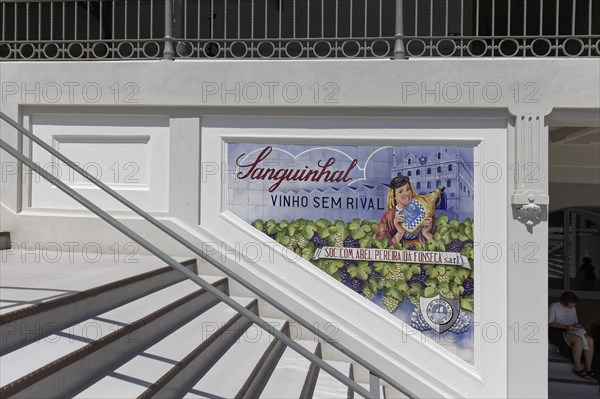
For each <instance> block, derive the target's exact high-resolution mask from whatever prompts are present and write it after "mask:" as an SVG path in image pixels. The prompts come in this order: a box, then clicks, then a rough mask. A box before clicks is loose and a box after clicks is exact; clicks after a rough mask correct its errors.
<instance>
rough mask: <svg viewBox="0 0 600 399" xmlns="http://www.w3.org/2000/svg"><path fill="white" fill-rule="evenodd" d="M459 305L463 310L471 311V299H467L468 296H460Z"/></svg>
mask: <svg viewBox="0 0 600 399" xmlns="http://www.w3.org/2000/svg"><path fill="white" fill-rule="evenodd" d="M460 307H461V308H463V309H464V310H470V311H473V301H471V300H469V299H468V298H461V299H460Z"/></svg>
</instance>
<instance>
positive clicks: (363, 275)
mask: <svg viewBox="0 0 600 399" xmlns="http://www.w3.org/2000/svg"><path fill="white" fill-rule="evenodd" d="M356 275H357V276H358V278H359V279H361V280H363V281H365V280H367V279H368V278H369V275H368V274H367V273H365V271H364V270H362V269H358V271H357V273H356Z"/></svg>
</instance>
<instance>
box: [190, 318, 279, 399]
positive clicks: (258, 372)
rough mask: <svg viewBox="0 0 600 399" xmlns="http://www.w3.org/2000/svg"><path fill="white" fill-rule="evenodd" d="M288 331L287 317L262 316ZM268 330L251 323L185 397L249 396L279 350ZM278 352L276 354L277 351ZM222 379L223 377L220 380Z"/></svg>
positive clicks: (269, 370) (269, 371) (264, 377)
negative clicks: (284, 319)
mask: <svg viewBox="0 0 600 399" xmlns="http://www.w3.org/2000/svg"><path fill="white" fill-rule="evenodd" d="M264 320H265V321H267V322H268V323H269V324H271V325H272V326H273V328H276V329H277V330H279V331H282V332H284V333H286V334H289V324H288V322H287V321H283V320H276V319H264ZM278 344H279V342H278V341H277V340H276V339H275V338H273V336H272V335H271V334H269V333H268V332H266V331H265V330H263V329H262V328H260V327H258V326H257V325H256V324H253V325H252V326H251V327H250V328H249V329H248V330H246V333H245V334H244V335H243V336H242V338H241V339H239V340H238V341H237V342H235V344H234V345H232V347H231V348H230V349H229V351H227V353H226V354H225V355H223V356H222V357H221V359H219V361H218V362H217V363H216V364H215V365H214V366H213V367H212V368H211V369H210V370H209V371H208V372H207V373H206V374H205V375H204V376H203V377H202V378H201V379H200V380H199V381H198V382H197V383H196V384H195V385H194V386H193V387H192V389H190V391H189V392H188V393H187V394H186V395H185V398H206V399H211V398H215V397H221V398H242V397H253V395H254V394H253V392H255V391H257V390H260V389H261V388H262V386H264V384H265V383H266V381H267V380H268V378H269V377H270V376H271V374H272V372H273V368H274V367H275V365H276V362H277V360H278V357H279V356H281V353H282V350H278V348H279V347H281V345H278ZM277 352H279V354H277ZM223 381H227V383H226V384H223Z"/></svg>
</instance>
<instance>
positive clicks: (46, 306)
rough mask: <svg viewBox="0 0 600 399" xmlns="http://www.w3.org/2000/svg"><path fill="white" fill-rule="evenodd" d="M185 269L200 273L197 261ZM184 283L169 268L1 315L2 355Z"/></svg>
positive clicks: (179, 275) (190, 263)
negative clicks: (178, 283) (70, 326)
mask: <svg viewBox="0 0 600 399" xmlns="http://www.w3.org/2000/svg"><path fill="white" fill-rule="evenodd" d="M182 265H184V266H186V267H187V268H188V269H190V270H191V271H193V272H194V273H196V272H197V267H196V261H195V260H194V259H192V260H188V261H184V262H182ZM183 280H184V277H183V276H182V275H181V274H180V273H179V272H177V271H175V270H173V268H171V267H170V266H167V267H162V268H158V269H155V270H151V271H148V272H145V273H141V274H137V275H134V276H131V277H127V278H124V279H120V280H116V281H112V282H110V283H107V284H103V285H99V286H96V287H93V288H89V289H86V290H83V291H78V292H73V293H68V294H66V295H62V296H60V297H58V298H53V299H48V300H42V301H41V302H39V303H35V304H30V305H29V306H25V307H20V308H19V309H17V310H13V311H9V312H6V313H3V314H1V315H0V333H1V335H2V341H1V342H0V352H1V353H2V354H6V353H9V352H12V351H13V350H16V349H18V348H20V347H23V346H25V345H27V344H29V343H31V342H35V341H38V340H40V339H42V338H44V337H47V336H49V335H52V334H53V333H55V332H58V331H60V330H62V329H63V328H64V326H68V325H76V324H79V323H81V322H83V321H85V320H87V319H89V318H91V317H93V316H96V315H98V314H101V313H104V312H106V311H108V310H110V309H114V308H117V307H119V306H121V305H123V304H126V303H128V302H131V301H134V300H136V299H139V298H142V297H144V296H145V295H148V294H151V293H153V292H156V291H159V290H161V289H163V288H165V287H168V286H170V285H172V284H175V283H177V282H180V281H183ZM2 294H3V298H5V296H6V295H12V294H14V293H8V292H7V291H6V290H3V292H2ZM57 320H60V323H57ZM22 332H23V333H22Z"/></svg>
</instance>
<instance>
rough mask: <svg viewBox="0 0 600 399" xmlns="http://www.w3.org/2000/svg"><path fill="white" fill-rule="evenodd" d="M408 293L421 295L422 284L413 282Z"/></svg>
mask: <svg viewBox="0 0 600 399" xmlns="http://www.w3.org/2000/svg"><path fill="white" fill-rule="evenodd" d="M408 293H409V294H411V295H414V296H419V295H420V294H421V284H419V283H413V285H412V287H411V288H410V289H409V290H408Z"/></svg>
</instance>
